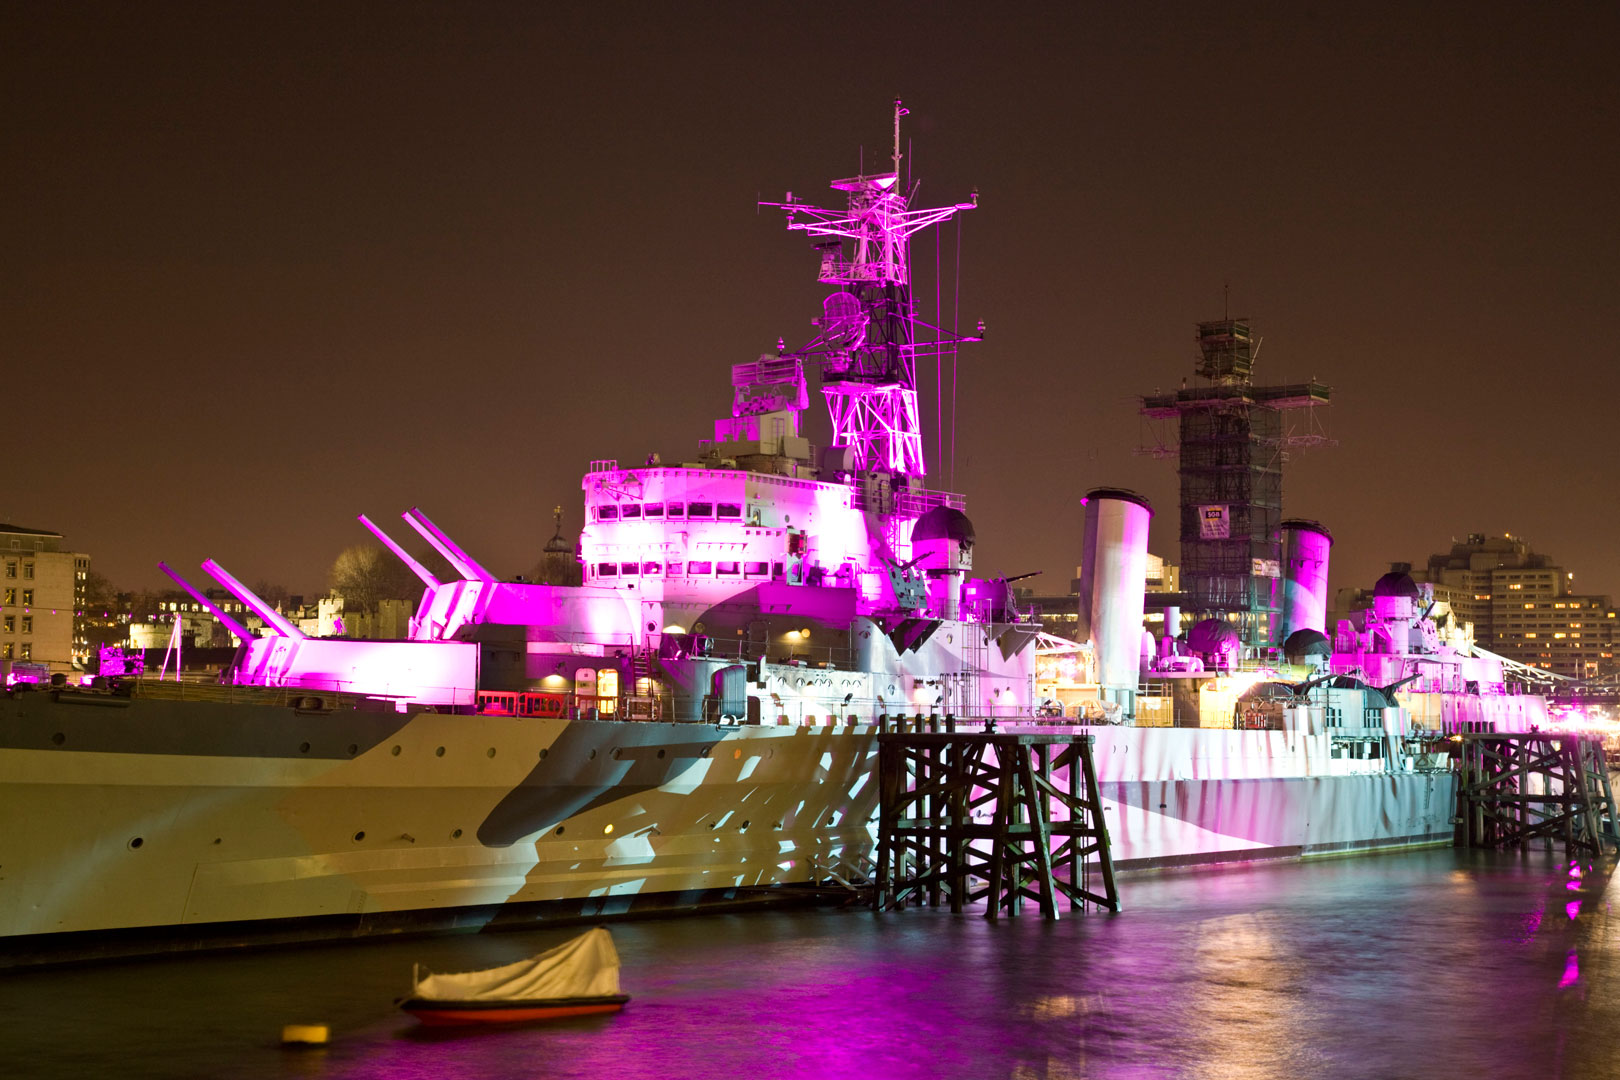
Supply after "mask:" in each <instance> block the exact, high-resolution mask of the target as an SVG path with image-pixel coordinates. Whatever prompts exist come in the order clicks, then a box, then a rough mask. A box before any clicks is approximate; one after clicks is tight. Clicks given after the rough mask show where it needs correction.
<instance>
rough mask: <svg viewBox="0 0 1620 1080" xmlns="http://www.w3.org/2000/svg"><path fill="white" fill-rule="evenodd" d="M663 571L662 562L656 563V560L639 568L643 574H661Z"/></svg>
mask: <svg viewBox="0 0 1620 1080" xmlns="http://www.w3.org/2000/svg"><path fill="white" fill-rule="evenodd" d="M663 571H664V564H663V563H658V562H650V563H648V564H647V565H646V566H643V567H642V568H641V572H642V573H643V574H661V573H663Z"/></svg>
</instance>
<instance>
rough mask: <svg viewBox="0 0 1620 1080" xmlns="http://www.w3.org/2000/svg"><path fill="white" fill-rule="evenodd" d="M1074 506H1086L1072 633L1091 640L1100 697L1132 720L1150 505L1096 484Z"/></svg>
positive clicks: (1139, 665) (1133, 495)
mask: <svg viewBox="0 0 1620 1080" xmlns="http://www.w3.org/2000/svg"><path fill="white" fill-rule="evenodd" d="M1080 505H1082V506H1084V507H1085V508H1086V523H1085V539H1084V542H1083V548H1082V552H1081V557H1080V597H1079V615H1080V624H1081V625H1080V632H1079V634H1077V636H1080V637H1083V638H1084V639H1085V640H1087V641H1089V642H1090V643H1091V650H1092V656H1093V657H1095V659H1096V663H1097V681H1098V683H1099V684H1100V690H1101V693H1102V698H1103V700H1104V701H1117V702H1119V704H1120V707H1121V710H1122V711H1123V713H1124V714H1125V716H1127V717H1132V718H1134V717H1135V715H1136V687H1137V684H1138V682H1139V681H1140V679H1141V670H1142V662H1141V645H1142V608H1143V592H1144V590H1145V589H1146V587H1147V546H1148V523H1149V522H1150V521H1152V519H1153V505H1152V504H1151V503H1149V502H1148V500H1147V498H1146V497H1145V496H1142V495H1138V494H1137V493H1136V492H1134V491H1125V490H1122V489H1120V488H1096V489H1095V490H1093V491H1090V492H1087V493H1086V497H1085V498H1083V499H1081V500H1080Z"/></svg>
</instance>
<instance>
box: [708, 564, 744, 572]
mask: <svg viewBox="0 0 1620 1080" xmlns="http://www.w3.org/2000/svg"><path fill="white" fill-rule="evenodd" d="M714 572H715V573H717V574H736V573H739V572H740V571H739V570H738V564H737V563H734V562H717V563H715V564H714Z"/></svg>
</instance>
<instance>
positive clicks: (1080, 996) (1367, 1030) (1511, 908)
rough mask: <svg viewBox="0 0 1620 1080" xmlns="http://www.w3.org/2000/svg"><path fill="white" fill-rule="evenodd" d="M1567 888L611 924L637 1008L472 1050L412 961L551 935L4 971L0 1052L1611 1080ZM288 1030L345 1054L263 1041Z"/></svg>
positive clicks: (1292, 890)
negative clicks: (428, 1009)
mask: <svg viewBox="0 0 1620 1080" xmlns="http://www.w3.org/2000/svg"><path fill="white" fill-rule="evenodd" d="M1573 869H1574V870H1577V871H1579V873H1578V874H1575V873H1571V870H1572V868H1571V867H1570V865H1569V863H1568V862H1567V861H1566V860H1563V859H1562V858H1557V857H1554V856H1552V855H1547V854H1541V853H1532V854H1529V855H1520V854H1502V855H1494V854H1493V855H1479V854H1470V853H1462V854H1459V853H1455V852H1452V851H1450V850H1434V851H1426V852H1418V853H1412V854H1406V855H1394V856H1381V857H1368V858H1356V859H1344V860H1336V861H1330V862H1319V863H1311V864H1278V865H1265V864H1252V865H1249V866H1245V867H1239V868H1233V869H1228V870H1221V871H1213V872H1210V871H1205V872H1198V873H1186V872H1183V873H1172V874H1164V875H1160V876H1131V877H1127V878H1126V879H1125V881H1124V889H1123V895H1124V898H1125V901H1126V911H1125V912H1124V913H1123V914H1121V915H1118V916H1109V915H1101V914H1089V915H1086V916H1083V917H1078V918H1073V919H1066V920H1065V921H1062V922H1059V923H1057V924H1048V923H1043V922H1041V921H1039V920H1038V919H1035V918H1030V917H1023V918H1019V919H1013V920H1002V921H1001V922H999V923H997V924H990V923H988V922H986V921H985V920H983V919H981V918H978V917H976V916H972V915H969V916H962V917H952V916H950V915H949V914H947V913H943V912H930V911H918V910H913V911H908V912H905V913H902V914H897V915H888V916H883V917H881V918H877V917H873V916H872V915H870V914H867V913H864V912H860V911H818V912H799V913H778V914H765V915H748V916H711V917H705V918H697V919H683V920H672V921H667V922H642V923H624V924H619V925H617V926H615V927H614V936H615V939H616V941H617V944H618V949H619V952H620V955H621V957H622V959H623V962H624V985H625V989H626V991H627V992H628V993H630V994H632V995H633V996H634V1000H633V1001H632V1003H631V1004H630V1006H629V1007H628V1008H627V1009H626V1011H625V1012H624V1013H622V1014H619V1015H617V1016H605V1017H586V1018H580V1019H577V1020H572V1021H564V1022H560V1023H557V1024H553V1025H550V1026H544V1027H530V1028H516V1029H509V1030H500V1031H493V1032H479V1033H475V1034H471V1035H456V1034H451V1035H432V1034H428V1033H425V1032H424V1031H423V1030H422V1029H420V1028H418V1027H416V1026H415V1024H414V1023H413V1022H412V1021H411V1020H409V1018H407V1017H405V1016H403V1015H402V1014H399V1013H396V1012H395V1011H394V1010H393V1009H392V1005H391V1002H392V999H393V998H394V997H395V996H397V995H398V994H400V993H402V992H403V990H404V989H405V987H406V984H407V983H408V979H409V973H410V967H411V964H412V962H413V961H417V960H420V961H421V962H423V963H424V964H427V965H428V966H430V967H433V968H435V969H438V970H456V969H467V968H475V967H482V966H488V965H492V964H495V963H500V962H504V961H508V960H511V959H514V958H516V957H517V956H520V955H523V954H525V953H528V952H533V951H538V950H539V949H540V948H543V947H546V946H548V945H550V944H553V943H555V942H556V941H557V940H559V939H560V938H561V937H563V936H565V933H566V932H563V931H558V932H545V933H527V934H502V935H484V936H469V937H460V938H431V939H422V940H416V941H396V942H389V943H381V944H371V945H364V946H334V947H327V948H314V949H300V950H295V951H281V952H263V953H252V954H244V955H239V956H233V957H228V958H227V957H206V958H189V959H171V960H163V961H155V962H147V963H139V964H123V965H116V966H111V967H104V968H99V969H90V968H81V969H73V970H63V971H53V972H34V973H28V974H23V975H12V976H9V977H5V978H0V1009H3V1010H4V1014H5V1015H6V1016H7V1018H8V1023H7V1024H6V1025H5V1026H4V1027H3V1028H0V1052H4V1053H5V1054H6V1058H7V1060H9V1061H14V1062H16V1061H22V1062H27V1063H28V1068H27V1069H26V1070H23V1071H21V1072H20V1073H18V1075H28V1076H40V1077H51V1076H75V1077H78V1076H85V1075H119V1076H136V1077H141V1076H151V1077H157V1076H163V1077H186V1076H223V1075H230V1076H233V1077H237V1076H240V1077H259V1076H266V1077H308V1078H312V1080H314V1078H348V1080H407V1078H413V1077H424V1078H425V1077H436V1078H438V1077H444V1078H452V1080H455V1078H461V1077H466V1078H469V1080H470V1078H474V1077H477V1078H485V1077H501V1076H523V1077H526V1078H536V1080H539V1078H546V1077H613V1078H615V1080H635V1078H638V1077H661V1078H662V1077H671V1078H682V1077H694V1078H695V1077H705V1078H708V1077H746V1078H749V1080H755V1078H758V1080H763V1078H767V1077H777V1076H783V1077H930V1078H932V1077H975V1078H977V1077H1008V1078H1017V1080H1072V1078H1079V1077H1088V1078H1129V1080H1135V1078H1147V1077H1154V1078H1157V1077H1188V1078H1198V1080H1202V1078H1211V1080H1213V1078H1216V1077H1221V1078H1226V1077H1257V1078H1266V1077H1290V1078H1292V1077H1300V1076H1330V1077H1360V1076H1366V1077H1402V1076H1412V1077H1419V1076H1421V1077H1425V1078H1429V1077H1445V1076H1464V1075H1467V1076H1491V1077H1517V1076H1525V1077H1531V1076H1534V1077H1537V1078H1540V1077H1546V1076H1558V1075H1571V1076H1573V1075H1608V1074H1609V1070H1610V1065H1609V1062H1608V1055H1609V1053H1610V1052H1609V1050H1608V1047H1609V1046H1611V1045H1612V1041H1611V1038H1610V1035H1609V1032H1610V1031H1612V1030H1613V1027H1614V1024H1615V1022H1616V1021H1617V1020H1620V1008H1617V1007H1616V1004H1615V1001H1616V999H1615V986H1616V981H1615V976H1614V964H1613V957H1614V954H1615V949H1616V948H1617V945H1620V943H1617V941H1616V940H1615V935H1614V931H1613V928H1612V926H1611V921H1610V919H1609V908H1608V905H1607V904H1606V903H1605V902H1603V900H1602V894H1603V887H1604V885H1605V884H1606V880H1607V875H1606V874H1605V873H1603V872H1594V870H1593V868H1591V867H1590V866H1577V867H1574V868H1573ZM1566 885H1573V886H1575V888H1574V889H1572V890H1571V889H1566V888H1565V886H1566ZM1549 904H1553V905H1559V904H1562V905H1565V911H1566V913H1567V914H1568V915H1569V916H1570V917H1569V918H1567V919H1556V918H1553V919H1547V918H1544V917H1543V913H1544V912H1545V911H1546V910H1547V909H1548V906H1549ZM1553 910H1557V907H1556V906H1554V907H1553ZM292 1022H326V1023H330V1024H331V1025H332V1030H333V1041H332V1044H331V1045H330V1046H329V1047H328V1048H326V1049H324V1050H319V1051H313V1052H311V1051H302V1052H292V1051H286V1050H282V1049H280V1048H279V1047H278V1046H277V1045H276V1043H275V1039H276V1035H277V1033H278V1032H279V1030H280V1028H281V1025H282V1024H285V1023H292ZM1582 1055H1586V1056H1584V1057H1583V1056H1582ZM8 1071H9V1070H8Z"/></svg>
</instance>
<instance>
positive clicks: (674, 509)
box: [665, 503, 686, 517]
mask: <svg viewBox="0 0 1620 1080" xmlns="http://www.w3.org/2000/svg"><path fill="white" fill-rule="evenodd" d="M665 509H666V510H667V511H668V512H669V516H670V517H685V516H686V504H685V503H666V504H665Z"/></svg>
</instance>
